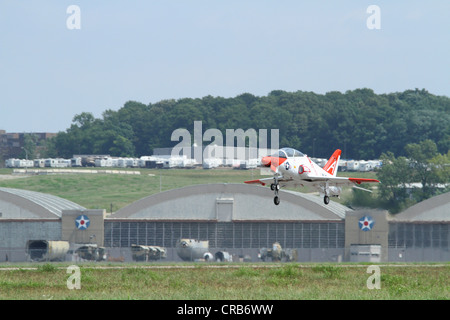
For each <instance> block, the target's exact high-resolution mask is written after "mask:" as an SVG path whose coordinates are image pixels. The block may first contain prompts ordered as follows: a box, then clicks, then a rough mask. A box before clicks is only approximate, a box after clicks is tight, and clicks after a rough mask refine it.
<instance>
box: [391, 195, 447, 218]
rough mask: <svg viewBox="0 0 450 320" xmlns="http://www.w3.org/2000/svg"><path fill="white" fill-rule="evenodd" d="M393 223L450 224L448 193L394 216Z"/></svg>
mask: <svg viewBox="0 0 450 320" xmlns="http://www.w3.org/2000/svg"><path fill="white" fill-rule="evenodd" d="M392 220H393V221H399V222H400V221H401V222H450V192H447V193H443V194H441V195H438V196H435V197H432V198H430V199H427V200H425V201H422V202H419V203H417V204H415V205H413V206H412V207H409V208H408V209H406V210H405V211H403V212H400V213H398V214H396V215H395V216H394V217H393V219H392Z"/></svg>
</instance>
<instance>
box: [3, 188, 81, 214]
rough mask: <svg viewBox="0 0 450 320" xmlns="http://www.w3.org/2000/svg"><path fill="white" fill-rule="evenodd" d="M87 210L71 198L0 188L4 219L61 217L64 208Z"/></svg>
mask: <svg viewBox="0 0 450 320" xmlns="http://www.w3.org/2000/svg"><path fill="white" fill-rule="evenodd" d="M70 209H77V210H85V208H84V207H82V206H80V205H78V204H76V203H74V202H71V201H69V200H66V199H63V198H60V197H57V196H53V195H50V194H45V193H41V192H35V191H28V190H21V189H12V188H0V213H1V217H0V218H2V219H33V218H34V219H52V218H60V217H61V212H62V210H70Z"/></svg>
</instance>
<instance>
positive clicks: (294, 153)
mask: <svg viewBox="0 0 450 320" xmlns="http://www.w3.org/2000/svg"><path fill="white" fill-rule="evenodd" d="M304 156H305V155H304V154H303V153H301V152H300V151H298V150H296V149H293V148H281V149H280V150H278V152H277V153H276V154H273V155H272V157H278V158H285V159H286V158H292V157H304Z"/></svg>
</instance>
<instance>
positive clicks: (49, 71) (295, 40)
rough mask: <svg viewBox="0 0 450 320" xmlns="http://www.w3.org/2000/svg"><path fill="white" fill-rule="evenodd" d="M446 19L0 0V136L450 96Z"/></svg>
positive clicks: (436, 1)
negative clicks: (336, 100) (115, 119)
mask: <svg viewBox="0 0 450 320" xmlns="http://www.w3.org/2000/svg"><path fill="white" fill-rule="evenodd" d="M73 5H75V6H76V8H77V10H73V7H72V6H73ZM372 5H375V6H376V8H375V10H374V9H373V7H371V6H372ZM449 14H450V2H449V1H442V0H431V1H387V0H384V1H379V0H370V1H364V0H361V1H356V0H343V1H333V0H322V1H300V0H281V1H274V0H129V1H124V0H122V1H118V0H96V1H92V0H85V1H77V0H71V1H66V0H58V1H55V0H45V1H44V0H42V1H38V0H21V1H17V0H1V1H0V130H6V131H7V132H59V131H65V130H66V129H67V128H69V127H70V125H71V123H72V119H73V117H74V116H75V115H76V114H80V113H82V112H91V113H92V114H93V115H94V116H95V117H97V118H101V117H102V113H103V112H104V111H105V110H108V109H111V110H118V109H120V108H121V107H122V106H123V105H124V104H125V103H126V102H127V101H138V102H141V103H144V104H149V103H156V102H158V101H161V100H165V99H180V98H202V97H205V96H208V95H211V96H221V97H235V96H237V95H239V94H242V93H246V92H248V93H251V94H254V95H256V96H265V95H267V94H268V93H269V92H271V91H272V90H285V91H289V92H295V91H299V90H300V91H313V92H315V93H319V94H324V93H326V92H329V91H340V92H345V91H347V90H354V89H357V88H371V89H373V90H374V91H375V93H377V94H382V93H392V92H402V91H404V90H408V89H415V88H419V89H426V90H428V91H429V92H430V93H432V94H436V95H445V96H448V97H450V19H449V16H450V15H449Z"/></svg>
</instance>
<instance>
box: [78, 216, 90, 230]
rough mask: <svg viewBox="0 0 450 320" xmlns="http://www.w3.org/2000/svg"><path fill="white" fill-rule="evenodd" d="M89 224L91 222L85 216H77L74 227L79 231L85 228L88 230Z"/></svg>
mask: <svg viewBox="0 0 450 320" xmlns="http://www.w3.org/2000/svg"><path fill="white" fill-rule="evenodd" d="M90 224H91V222H90V221H89V218H88V217H87V216H85V215H81V216H78V217H77V218H76V219H75V226H76V227H77V229H79V230H86V229H87V228H89V225H90Z"/></svg>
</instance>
